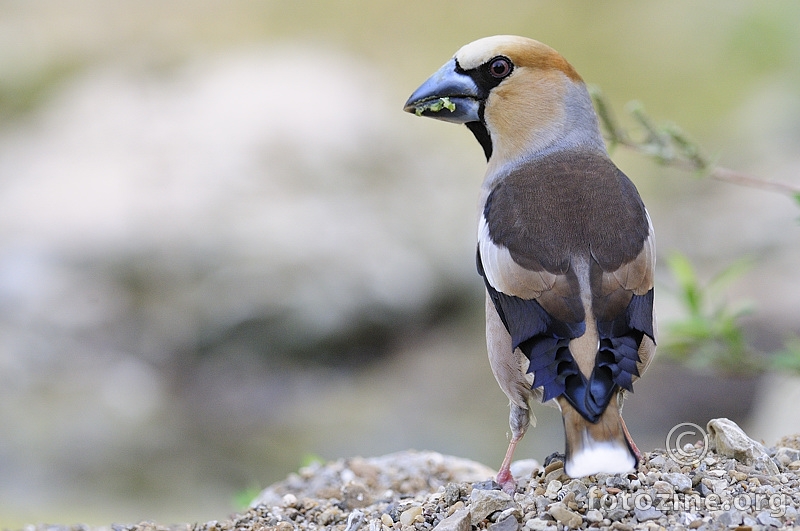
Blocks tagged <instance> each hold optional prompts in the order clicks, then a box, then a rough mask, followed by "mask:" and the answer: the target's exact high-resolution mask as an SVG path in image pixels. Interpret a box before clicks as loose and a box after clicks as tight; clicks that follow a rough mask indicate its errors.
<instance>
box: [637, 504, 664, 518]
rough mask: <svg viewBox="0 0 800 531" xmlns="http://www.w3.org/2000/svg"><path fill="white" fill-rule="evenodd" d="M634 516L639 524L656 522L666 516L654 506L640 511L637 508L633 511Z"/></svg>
mask: <svg viewBox="0 0 800 531" xmlns="http://www.w3.org/2000/svg"><path fill="white" fill-rule="evenodd" d="M633 516H634V518H636V520H638V521H639V522H646V521H648V520H656V519H658V518H661V517H662V516H664V513H662V512H661V511H659V510H658V509H656V508H655V507H653V506H652V505H651V506H649V507H647V508H646V509H639V508H638V507H636V508H635V509H634V510H633Z"/></svg>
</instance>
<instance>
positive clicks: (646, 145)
mask: <svg viewBox="0 0 800 531" xmlns="http://www.w3.org/2000/svg"><path fill="white" fill-rule="evenodd" d="M589 90H590V93H591V95H592V99H593V100H594V102H595V107H596V108H597V114H598V116H599V117H600V122H601V124H602V125H603V129H604V131H605V134H606V138H607V139H608V141H609V143H610V144H611V146H612V147H616V146H623V147H625V148H628V149H631V150H633V151H636V152H637V153H641V154H643V155H646V156H648V157H651V158H654V159H655V160H657V161H658V162H659V163H660V164H662V165H665V166H673V167H675V168H679V169H681V170H684V171H693V172H696V173H699V174H701V175H705V176H708V177H710V178H712V179H715V180H718V181H723V182H726V183H731V184H736V185H739V186H746V187H749V188H757V189H760V190H767V191H771V192H778V193H781V194H785V195H789V196H791V197H793V198H794V199H795V200H796V201H798V202H800V185H796V184H792V183H787V182H783V181H774V180H769V179H763V178H761V177H756V176H754V175H748V174H745V173H742V172H739V171H736V170H731V169H729V168H724V167H722V166H717V165H716V164H713V163H711V162H710V161H709V159H708V158H706V157H705V156H704V155H703V154H702V150H701V149H700V147H699V146H698V145H697V144H696V143H695V142H694V141H692V140H690V139H689V137H688V136H687V135H686V134H685V133H684V132H683V131H682V130H681V129H680V128H679V127H678V126H677V125H675V124H665V125H662V126H658V125H656V124H655V123H654V122H653V121H652V120H651V119H650V117H649V116H648V115H647V114H646V113H645V112H644V107H643V106H642V105H641V103H639V102H631V103H629V104H628V105H627V106H626V108H627V110H628V112H629V113H630V114H631V116H632V117H633V118H634V119H635V120H636V122H637V123H638V124H639V125H640V126H641V127H642V129H644V131H645V132H646V133H647V138H646V139H645V140H643V141H636V140H634V139H633V138H632V137H631V135H630V134H629V133H628V131H627V130H626V129H625V128H623V127H621V126H620V125H619V122H617V120H616V118H615V117H614V115H613V113H612V112H611V107H610V106H609V104H608V102H607V101H606V99H605V96H604V95H603V93H602V92H601V91H600V89H599V88H597V87H595V86H592V87H590V88H589Z"/></svg>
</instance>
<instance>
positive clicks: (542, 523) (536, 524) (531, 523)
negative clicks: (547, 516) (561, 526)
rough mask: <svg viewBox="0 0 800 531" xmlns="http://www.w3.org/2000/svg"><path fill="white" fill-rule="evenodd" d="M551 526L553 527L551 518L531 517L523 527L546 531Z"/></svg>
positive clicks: (534, 530)
mask: <svg viewBox="0 0 800 531" xmlns="http://www.w3.org/2000/svg"><path fill="white" fill-rule="evenodd" d="M551 527H555V526H554V525H553V521H552V520H543V519H541V518H531V519H530V520H528V521H527V522H525V529H529V530H530V531H547V530H549V529H550V528H551Z"/></svg>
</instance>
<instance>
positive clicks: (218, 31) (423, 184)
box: [0, 0, 800, 528]
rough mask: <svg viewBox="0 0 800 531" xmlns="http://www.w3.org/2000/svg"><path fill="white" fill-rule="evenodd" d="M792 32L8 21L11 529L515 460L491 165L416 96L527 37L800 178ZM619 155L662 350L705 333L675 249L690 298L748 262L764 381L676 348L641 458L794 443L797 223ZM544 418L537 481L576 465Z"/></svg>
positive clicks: (2, 83) (4, 353)
mask: <svg viewBox="0 0 800 531" xmlns="http://www.w3.org/2000/svg"><path fill="white" fill-rule="evenodd" d="M799 27H800V4H798V3H797V2H794V1H793V0H775V1H773V2H749V1H737V0H716V1H712V0H709V1H706V2H695V1H691V0H678V1H673V2H669V3H665V2H661V1H656V0H648V1H643V0H635V1H634V0H630V1H617V2H603V3H594V2H584V1H581V0H562V1H559V2H554V1H531V0H519V1H508V2H503V3H497V2H480V1H469V0H460V1H458V2H454V1H440V2H423V1H416V0H405V1H403V2H374V1H367V0H354V1H350V2H330V1H328V2H312V1H305V0H301V1H292V2H288V1H284V2H281V1H264V2H234V3H232V2H215V1H174V2H161V1H149V0H148V1H141V0H139V1H135V2H134V1H120V2H103V1H99V0H98V1H91V0H85V1H70V0H66V1H40V2H23V1H0V528H20V527H22V526H23V525H24V524H25V523H33V522H58V523H64V524H69V523H77V522H84V523H88V524H94V525H100V524H109V523H111V522H138V521H141V520H145V519H151V520H156V521H159V522H162V523H178V522H197V521H206V520H210V519H222V518H225V517H226V516H227V515H228V514H229V513H231V512H233V511H235V510H236V508H237V507H236V501H235V500H236V499H237V498H239V499H241V498H242V493H246V492H249V491H253V490H254V489H258V488H259V487H265V486H267V485H269V484H270V483H272V482H274V481H277V480H280V479H282V478H283V477H285V475H286V474H287V473H289V472H291V471H294V470H296V469H297V468H298V467H299V466H301V465H302V464H303V463H304V462H306V461H308V460H309V459H314V458H322V459H334V458H338V457H346V456H355V455H365V456H368V455H381V454H385V453H389V452H394V451H398V450H403V449H408V448H416V449H429V450H436V451H440V452H443V453H448V454H454V455H458V456H461V457H467V458H471V459H475V460H478V461H481V462H483V463H486V464H488V465H490V466H494V467H497V466H498V465H499V462H500V460H501V458H502V455H503V452H504V450H505V446H506V441H507V439H506V433H507V431H508V424H507V415H508V410H507V400H506V398H505V396H504V395H503V394H502V392H501V391H500V389H499V388H498V386H497V385H496V383H495V382H494V379H493V377H492V375H491V372H490V370H489V366H488V363H487V362H486V360H485V346H484V339H483V315H482V314H483V292H482V284H481V281H480V279H479V277H478V276H477V274H476V273H475V270H474V252H475V243H474V239H475V233H476V204H477V199H478V188H479V185H480V182H481V179H482V175H483V170H484V164H485V161H484V160H483V155H482V151H481V149H480V147H479V146H478V144H477V143H476V142H475V140H474V139H473V138H472V135H471V134H470V133H469V132H468V131H467V130H466V129H465V128H463V127H455V126H452V125H448V124H444V123H441V122H436V121H433V120H422V119H419V118H416V117H414V116H412V115H409V114H406V113H403V112H402V105H403V103H404V102H405V100H406V98H407V97H408V96H409V95H410V94H411V92H412V91H413V90H414V89H415V88H416V87H417V86H418V85H419V84H420V83H421V82H422V81H423V80H424V79H426V78H427V77H428V75H429V74H431V73H432V72H433V71H434V70H435V69H436V68H438V67H439V66H440V65H441V64H443V63H444V62H445V61H446V60H447V59H448V58H449V57H450V56H451V55H452V54H453V53H454V52H455V50H456V49H458V48H459V47H460V46H461V45H463V44H465V43H467V42H469V41H472V40H474V39H476V38H479V37H483V36H486V35H491V34H497V33H513V34H521V35H526V36H530V37H533V38H536V39H539V40H541V41H544V42H546V43H548V44H550V45H551V46H553V47H554V48H556V49H557V50H559V51H560V52H561V53H562V54H563V55H565V56H566V57H567V59H568V60H569V61H570V62H571V63H572V64H573V65H574V66H575V67H576V69H577V70H578V71H579V72H580V73H581V74H582V76H583V77H584V79H586V80H587V81H588V82H590V83H593V84H596V85H598V86H600V87H601V88H602V89H603V91H604V92H605V94H606V96H607V98H608V100H609V102H610V104H611V105H612V106H613V107H614V108H615V109H616V110H617V111H618V115H619V117H620V120H621V121H622V122H623V123H624V124H625V125H626V126H631V127H632V128H633V131H634V132H635V131H636V124H635V123H632V122H631V121H630V120H629V119H628V118H626V117H625V114H624V112H623V111H622V109H623V107H624V105H625V103H626V102H628V101H629V100H633V99H638V100H640V101H641V102H643V103H644V105H645V106H646V108H647V111H648V112H649V114H650V115H651V116H652V117H653V118H654V119H656V120H658V121H666V120H671V121H674V122H676V123H678V124H680V125H681V126H682V127H683V128H684V129H685V130H686V131H688V132H689V133H690V135H691V136H692V138H694V139H695V140H696V141H698V142H699V143H700V144H701V145H703V146H704V147H705V149H706V150H707V152H708V154H709V155H710V157H711V158H712V159H713V160H715V161H717V162H718V163H719V164H721V165H725V166H728V167H732V168H736V169H738V170H741V171H745V172H748V173H751V174H754V175H758V176H762V177H765V178H771V179H779V180H785V181H790V182H794V183H795V184H800V149H798V147H800V31H798V28H799ZM613 156H614V159H615V161H616V162H617V164H619V165H620V167H622V169H623V170H624V171H625V172H626V173H627V174H628V175H629V176H630V177H631V178H632V179H633V180H634V182H635V183H636V185H637V186H638V188H639V190H640V192H641V194H642V196H643V197H644V200H645V202H646V203H647V205H648V207H649V210H650V213H651V216H652V218H653V223H654V225H655V227H656V232H657V235H658V245H659V270H658V285H657V302H656V304H657V309H658V313H659V319H660V329H661V337H662V339H661V341H662V343H669V340H670V338H669V332H670V330H672V331H673V332H675V331H676V330H678V331H679V330H680V327H677V328H676V327H673V328H670V326H671V323H679V324H680V323H681V322H683V323H684V324H685V323H686V322H687V321H686V319H687V317H686V311H687V308H686V300H685V297H684V296H683V295H685V291H686V290H685V289H684V290H683V292H682V291H681V290H682V289H683V288H685V287H686V282H683V283H681V281H680V278H678V279H677V280H676V277H675V275H674V271H671V270H670V268H669V267H667V265H666V264H667V263H668V262H669V257H670V256H673V254H672V253H675V252H679V253H681V256H683V257H685V258H686V259H687V260H688V261H689V262H690V263H691V267H692V268H693V269H692V271H691V273H692V274H694V275H696V280H697V282H699V284H702V285H705V284H704V283H705V282H707V281H708V279H711V278H712V277H713V276H714V275H715V274H716V273H717V272H719V271H722V270H724V269H725V268H726V267H728V266H730V265H731V264H735V263H739V262H737V261H739V260H741V259H742V258H745V259H747V260H749V267H748V268H746V269H742V270H741V271H738V272H737V273H736V275H733V276H732V277H735V278H732V277H731V276H729V277H731V278H729V280H730V282H726V283H725V285H724V289H719V290H718V292H717V293H715V294H714V295H715V297H717V299H715V301H711V302H709V304H710V305H711V306H710V307H709V308H708V309H707V312H708V314H709V315H710V317H709V319H711V321H712V324H713V321H714V319H716V318H718V317H719V313H718V310H719V309H720V308H723V309H726V311H727V310H730V311H731V312H733V313H734V314H735V318H734V319H733V320H734V321H735V323H734V324H735V328H736V330H737V331H738V333H739V336H737V337H738V338H739V340H740V341H739V343H741V344H739V346H740V347H742V348H744V349H745V351H746V352H747V353H755V355H753V356H751V358H750V359H751V361H753V360H754V363H751V366H750V367H748V370H742V371H735V370H734V371H733V372H738V374H736V375H733V376H730V375H729V374H728V373H729V372H731V371H726V372H723V371H720V370H714V365H715V364H717V363H716V362H715V361H714V359H712V362H711V363H710V364H709V363H706V365H711V367H703V364H702V363H694V364H692V363H691V361H692V359H693V358H692V356H693V355H694V354H691V353H689V354H688V355H687V351H686V350H685V349H684V351H681V353H682V354H681V355H682V356H683V358H684V360H685V361H686V360H687V359H688V361H689V363H685V364H679V363H677V362H674V361H670V359H669V356H666V355H665V356H662V358H661V359H660V360H658V363H657V364H656V366H655V367H653V368H652V369H651V370H652V375H649V378H645V379H643V380H642V381H641V382H639V383H638V384H637V388H636V394H635V395H634V396H632V397H630V398H629V400H628V402H627V403H626V410H625V412H626V418H627V419H628V426H629V428H630V430H631V432H632V433H633V435H634V438H635V439H636V440H637V442H638V443H639V446H640V448H642V449H643V450H650V449H652V448H654V447H656V446H662V447H663V445H664V437H665V436H666V433H667V432H668V431H669V429H670V428H671V427H672V426H673V425H674V424H676V423H677V422H682V421H690V422H696V423H698V424H701V425H705V422H706V421H707V420H708V419H709V418H711V417H713V416H723V415H724V416H728V417H730V418H732V419H734V420H735V421H737V422H739V423H741V425H742V426H743V427H745V429H747V430H749V433H750V434H751V435H752V436H754V437H756V438H762V439H763V440H765V441H766V442H767V443H768V444H773V443H774V441H775V439H776V438H777V437H778V436H780V435H784V434H788V433H791V432H794V431H800V420H798V419H797V417H792V414H795V415H796V412H795V411H793V410H796V409H797V408H796V401H797V400H800V395H798V393H797V387H798V385H797V381H798V380H800V378H797V377H794V376H791V375H788V373H782V372H781V371H779V370H776V369H775V368H773V367H772V365H771V361H770V356H769V355H766V354H765V353H774V352H776V351H782V349H784V345H785V344H786V342H787V340H788V341H791V338H792V336H793V334H797V333H800V322H798V318H797V316H798V315H800V296H798V294H800V270H798V264H800V238H799V237H798V224H797V218H798V213H799V212H798V208H797V206H796V205H795V204H793V202H792V201H791V199H789V198H787V197H786V196H784V195H780V194H776V193H772V192H765V191H760V190H753V189H748V188H743V187H736V186H734V185H729V184H725V183H720V182H718V181H712V180H708V179H699V178H696V176H694V175H692V174H691V173H685V172H680V171H677V170H673V169H669V168H665V167H662V166H658V165H656V164H654V163H653V162H652V161H651V160H648V159H645V158H644V157H642V156H641V155H638V154H635V153H633V152H631V151H625V150H624V149H623V148H618V149H617V150H615V151H614V153H613ZM685 272H686V270H685V268H684V273H685ZM726 278H727V277H726ZM683 279H684V281H685V280H686V276H685V275H684V277H683ZM682 293H683V295H682ZM745 305H747V307H748V308H750V312H749V313H748V314H747V315H743V314H741V315H740V313H739V310H740V309H741V308H740V306H741V307H744V306H745ZM720 311H721V310H720ZM715 312H717V313H715ZM726 315H727V314H726ZM675 333H678V332H675ZM712 335H713V334H712ZM678 339H680V338H678ZM711 339H712V340H713V339H715V338H714V337H712V338H711ZM734 339H735V338H734ZM678 343H679V341H678ZM726 345H727V344H726V343H725V341H723V342H722V347H721V348H722V350H723V351H725V352H727V350H725V349H726V348H727V346H726ZM718 347H719V345H718ZM718 350H719V348H718ZM706 354H707V352H706ZM723 354H724V352H723ZM784 354H785V352H784ZM700 355H703V353H702V352H701V353H700V354H698V356H700ZM748 355H749V354H748ZM706 361H707V360H706ZM717 365H718V364H717ZM735 368H736V367H734V369H735ZM792 393H794V394H792ZM776 394H777V395H778V399H777V400H776V399H775V398H774V395H776ZM536 413H537V416H538V417H539V426H538V427H537V428H536V429H534V430H531V431H530V432H529V433H528V436H527V437H526V439H525V440H524V442H523V444H522V445H521V447H520V449H519V450H518V454H517V455H518V457H520V458H523V457H535V458H537V459H539V460H542V459H543V458H544V457H545V456H546V455H548V454H549V453H551V452H553V451H555V450H561V449H562V447H563V436H562V433H561V421H560V417H559V416H558V414H557V412H556V411H555V410H554V409H552V408H547V407H542V406H540V407H537V408H536ZM245 497H246V496H245Z"/></svg>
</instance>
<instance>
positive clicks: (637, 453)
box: [619, 417, 642, 465]
mask: <svg viewBox="0 0 800 531" xmlns="http://www.w3.org/2000/svg"><path fill="white" fill-rule="evenodd" d="M619 422H620V424H622V431H623V432H624V433H625V438H626V439H627V440H628V445H629V446H630V447H631V450H633V455H634V456H636V464H637V465H638V464H639V463H641V462H642V452H640V451H639V449H638V448H637V447H636V443H635V442H633V438H631V434H630V433H629V432H628V427H627V426H626V425H625V420H624V419H623V418H622V417H620V418H619Z"/></svg>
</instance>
